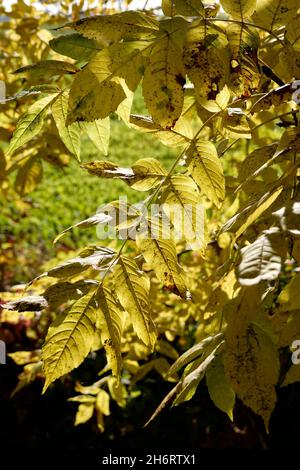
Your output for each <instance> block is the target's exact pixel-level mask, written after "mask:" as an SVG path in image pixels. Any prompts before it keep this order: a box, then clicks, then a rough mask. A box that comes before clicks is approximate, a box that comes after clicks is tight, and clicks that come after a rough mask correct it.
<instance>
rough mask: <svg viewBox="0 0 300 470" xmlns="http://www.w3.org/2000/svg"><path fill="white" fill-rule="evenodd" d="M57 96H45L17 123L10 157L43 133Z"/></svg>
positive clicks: (9, 152) (8, 150)
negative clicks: (49, 110)
mask: <svg viewBox="0 0 300 470" xmlns="http://www.w3.org/2000/svg"><path fill="white" fill-rule="evenodd" d="M56 96H57V93H55V94H52V95H48V96H45V97H44V98H42V99H40V100H38V101H37V102H36V103H34V104H33V105H31V106H30V107H29V108H28V110H27V112H26V113H25V114H24V115H23V116H22V117H21V118H20V120H19V121H18V123H17V127H16V130H15V132H14V134H13V136H12V139H11V141H10V144H9V147H8V149H7V154H8V155H11V154H13V153H14V152H15V151H16V150H18V148H20V147H21V146H22V145H24V144H27V142H29V141H30V140H31V139H33V138H34V137H35V136H36V135H37V134H38V133H39V132H40V131H41V129H42V127H43V124H44V122H45V116H46V113H47V111H48V109H49V107H50V105H51V103H52V101H53V100H54V99H55V98H56Z"/></svg>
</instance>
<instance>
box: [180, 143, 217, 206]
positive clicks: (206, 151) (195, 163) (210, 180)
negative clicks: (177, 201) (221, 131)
mask: <svg viewBox="0 0 300 470" xmlns="http://www.w3.org/2000/svg"><path fill="white" fill-rule="evenodd" d="M186 155H187V162H186V164H187V168H188V171H189V173H190V174H191V176H192V178H193V180H194V181H195V182H196V183H197V185H198V186H199V188H200V190H201V192H202V193H203V194H205V196H207V197H208V198H209V199H210V200H211V201H212V202H213V203H214V204H215V205H216V206H217V207H220V206H221V204H222V202H223V200H224V198H225V179H224V175H223V169H222V165H221V162H220V159H219V156H218V152H217V150H216V147H215V146H214V144H213V143H212V142H208V141H202V140H197V141H196V142H195V143H192V144H191V145H190V147H189V148H188V150H187V152H186Z"/></svg>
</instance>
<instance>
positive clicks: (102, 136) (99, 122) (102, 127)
mask: <svg viewBox="0 0 300 470" xmlns="http://www.w3.org/2000/svg"><path fill="white" fill-rule="evenodd" d="M80 126H81V128H82V129H83V130H84V131H85V132H86V133H87V135H88V136H89V138H90V139H91V141H92V142H93V144H95V146H96V147H97V149H98V150H100V152H101V153H103V154H104V155H107V153H108V146H109V136H110V120H109V117H107V118H105V119H96V120H95V121H92V122H81V123H80Z"/></svg>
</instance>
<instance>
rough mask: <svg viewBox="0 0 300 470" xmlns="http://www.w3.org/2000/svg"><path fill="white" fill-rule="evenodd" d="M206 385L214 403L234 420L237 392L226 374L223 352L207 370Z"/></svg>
mask: <svg viewBox="0 0 300 470" xmlns="http://www.w3.org/2000/svg"><path fill="white" fill-rule="evenodd" d="M206 385H207V388H208V393H209V396H210V398H211V399H212V401H213V402H214V404H215V405H216V407H217V408H219V409H220V410H221V411H224V413H226V414H227V415H228V416H229V418H230V419H231V421H233V408H234V404H235V393H234V391H233V390H232V388H231V386H230V383H229V382H228V379H227V377H226V375H225V371H224V364H223V358H222V354H218V355H217V356H216V357H215V359H214V361H213V362H212V363H211V364H210V366H209V367H208V369H207V371H206Z"/></svg>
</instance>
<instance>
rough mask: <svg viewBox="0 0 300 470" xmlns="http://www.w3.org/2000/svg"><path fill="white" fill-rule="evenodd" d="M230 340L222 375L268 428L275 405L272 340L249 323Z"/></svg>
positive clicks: (275, 370)
mask: <svg viewBox="0 0 300 470" xmlns="http://www.w3.org/2000/svg"><path fill="white" fill-rule="evenodd" d="M244 308H247V306H246V305H245V306H244ZM233 331H234V330H233ZM233 331H232V332H231V333H233ZM231 338H232V339H231V341H230V343H227V349H226V350H225V352H224V366H225V372H226V375H227V377H228V379H229V381H230V384H231V386H232V388H233V389H234V391H235V392H236V394H237V396H238V397H239V398H240V399H241V400H242V401H243V403H244V404H245V405H246V406H249V408H251V409H252V410H253V411H254V412H255V413H257V414H258V415H260V416H261V417H262V418H263V420H264V423H265V426H266V428H267V429H268V425H269V420H270V416H271V413H272V411H273V409H274V406H275V403H276V391H275V386H276V384H277V381H278V377H279V357H278V351H277V349H276V347H275V345H274V344H273V342H272V340H271V339H270V338H269V337H268V336H267V335H266V333H265V332H264V331H263V330H261V329H260V328H259V327H258V326H256V325H251V324H250V325H249V326H248V327H246V329H245V330H244V332H243V333H239V332H238V331H237V332H236V334H235V337H234V336H233V335H231Z"/></svg>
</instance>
